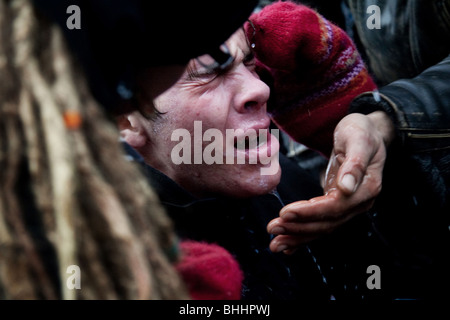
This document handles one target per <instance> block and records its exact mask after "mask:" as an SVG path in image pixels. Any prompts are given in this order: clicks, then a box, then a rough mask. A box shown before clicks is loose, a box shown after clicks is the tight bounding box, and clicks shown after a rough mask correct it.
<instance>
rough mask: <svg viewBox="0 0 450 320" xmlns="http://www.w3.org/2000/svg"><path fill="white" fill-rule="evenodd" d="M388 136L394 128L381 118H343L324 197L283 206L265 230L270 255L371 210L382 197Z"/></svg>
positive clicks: (379, 114)
mask: <svg viewBox="0 0 450 320" xmlns="http://www.w3.org/2000/svg"><path fill="white" fill-rule="evenodd" d="M393 136H394V127H393V124H392V122H391V120H390V119H389V117H388V116H387V115H386V114H385V113H384V112H381V111H377V112H374V113H372V114H370V115H367V116H366V115H362V114H350V115H348V116H346V117H345V118H343V119H342V120H341V121H340V122H339V124H338V125H337V127H336V129H335V132H334V146H333V151H332V154H331V156H330V160H329V164H328V167H327V171H326V174H325V177H324V180H323V188H324V195H323V196H320V197H316V198H313V199H310V200H306V201H298V202H294V203H291V204H289V205H287V206H285V207H284V208H283V209H282V210H281V212H280V217H279V218H276V219H274V220H272V221H271V222H270V223H269V224H268V226H267V230H268V232H269V233H271V234H274V235H276V237H275V238H274V239H273V240H272V242H271V243H270V249H271V250H272V251H274V252H281V251H283V252H285V253H291V252H293V251H295V249H296V248H297V247H298V246H300V245H302V244H304V243H306V242H309V241H311V240H314V239H316V238H319V237H321V236H323V235H325V234H329V233H331V232H333V231H334V230H335V229H336V228H338V227H339V226H341V225H342V224H344V223H345V222H346V221H348V220H350V219H351V218H353V217H354V216H356V215H358V214H360V213H363V212H366V211H367V210H368V209H370V208H371V207H372V206H373V204H374V201H375V199H376V197H377V196H378V194H379V193H380V191H381V185H382V174H383V168H384V163H385V160H386V146H387V145H389V143H390V142H391V140H392V139H393Z"/></svg>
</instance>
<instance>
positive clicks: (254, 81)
mask: <svg viewBox="0 0 450 320" xmlns="http://www.w3.org/2000/svg"><path fill="white" fill-rule="evenodd" d="M236 72H238V74H239V77H238V79H239V81H238V83H237V84H236V85H237V86H238V89H237V92H238V93H237V94H236V96H235V108H236V110H237V111H238V112H239V113H248V112H258V111H260V110H261V109H262V108H264V111H265V109H266V103H267V101H268V100H269V96H270V88H269V86H268V85H267V84H265V83H264V82H263V81H261V80H260V79H259V77H258V75H257V74H256V73H255V72H252V71H251V70H249V69H247V67H246V66H245V65H240V66H239V67H238V69H237V70H236Z"/></svg>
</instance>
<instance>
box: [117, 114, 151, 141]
mask: <svg viewBox="0 0 450 320" xmlns="http://www.w3.org/2000/svg"><path fill="white" fill-rule="evenodd" d="M140 117H141V115H140V114H139V113H138V112H132V113H127V114H123V115H120V116H118V117H117V118H116V120H117V124H118V126H119V130H120V136H121V138H122V139H123V140H125V142H126V143H128V144H129V145H130V146H131V147H133V148H135V149H136V148H140V147H143V146H145V144H146V142H147V135H146V130H145V128H144V125H143V122H142V121H141V118H140Z"/></svg>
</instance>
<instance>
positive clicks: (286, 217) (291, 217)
mask: <svg viewBox="0 0 450 320" xmlns="http://www.w3.org/2000/svg"><path fill="white" fill-rule="evenodd" d="M296 217H297V216H296V215H295V214H294V213H292V212H286V213H284V214H283V215H282V216H281V219H283V220H284V221H287V222H289V221H294V220H295V218H296Z"/></svg>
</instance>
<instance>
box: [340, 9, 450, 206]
mask: <svg viewBox="0 0 450 320" xmlns="http://www.w3.org/2000/svg"><path fill="white" fill-rule="evenodd" d="M374 3H375V4H377V5H378V6H379V7H380V9H381V17H382V18H381V21H382V23H381V29H379V30H377V29H373V30H371V29H369V28H367V26H366V20H367V17H368V14H367V13H366V10H367V7H368V5H369V4H374ZM348 4H349V6H350V10H351V12H352V14H353V17H354V21H355V26H356V29H357V30H358V36H359V38H360V40H361V43H362V44H363V49H362V50H364V51H365V52H366V54H367V59H368V64H369V65H370V69H371V71H372V72H373V74H374V75H375V77H376V79H377V80H378V82H379V83H380V84H381V86H380V90H379V91H380V94H381V101H379V102H378V101H376V99H375V98H374V96H373V95H372V94H366V95H363V96H361V97H359V98H358V99H356V100H355V101H354V103H353V105H352V108H351V111H352V112H362V113H369V112H371V111H374V110H384V111H386V112H387V113H388V114H389V115H390V117H391V119H392V120H393V121H394V123H395V125H396V128H397V136H398V139H397V143H396V144H395V147H396V148H401V149H402V151H403V152H405V154H407V155H410V158H411V159H412V160H413V161H414V162H415V166H416V168H417V169H419V172H420V174H421V175H423V179H424V181H425V182H426V185H427V187H428V188H431V189H432V190H433V191H434V194H435V195H437V197H436V198H435V199H434V200H433V201H437V202H438V203H440V204H441V205H443V206H444V205H448V202H449V201H450V200H449V199H450V197H449V193H450V189H449V188H450V177H449V176H450V56H449V54H450V41H449V39H450V0H434V1H425V0H389V1H387V0H380V1H367V0H366V1H358V0H349V1H348ZM416 172H417V171H416ZM449 213H450V212H449Z"/></svg>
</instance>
